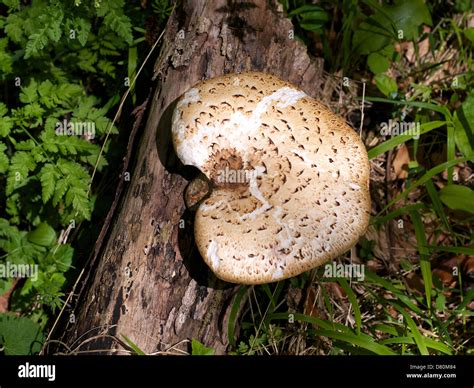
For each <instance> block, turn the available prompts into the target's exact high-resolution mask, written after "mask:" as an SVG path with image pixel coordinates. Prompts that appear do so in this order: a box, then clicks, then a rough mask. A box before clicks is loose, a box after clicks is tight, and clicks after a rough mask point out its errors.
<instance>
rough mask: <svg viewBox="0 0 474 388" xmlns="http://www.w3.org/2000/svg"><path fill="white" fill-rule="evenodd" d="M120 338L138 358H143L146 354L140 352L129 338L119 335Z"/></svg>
mask: <svg viewBox="0 0 474 388" xmlns="http://www.w3.org/2000/svg"><path fill="white" fill-rule="evenodd" d="M121 336H122V338H123V339H124V341H125V343H126V344H127V345H128V346H129V347H130V348H131V349H132V350H133V351H134V352H135V354H136V355H138V356H145V355H146V353H145V352H144V351H143V350H141V349H140V348H139V347H138V345H137V344H136V343H135V342H133V341H132V340H131V339H130V338H128V337H127V336H126V335H125V334H121Z"/></svg>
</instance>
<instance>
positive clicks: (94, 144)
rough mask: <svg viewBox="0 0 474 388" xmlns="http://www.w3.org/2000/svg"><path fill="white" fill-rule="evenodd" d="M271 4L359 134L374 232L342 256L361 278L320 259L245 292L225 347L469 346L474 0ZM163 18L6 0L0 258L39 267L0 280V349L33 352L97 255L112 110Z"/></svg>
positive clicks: (447, 350) (132, 5)
mask: <svg viewBox="0 0 474 388" xmlns="http://www.w3.org/2000/svg"><path fill="white" fill-rule="evenodd" d="M280 3H281V6H282V8H283V11H284V12H285V13H286V14H287V16H288V18H290V19H291V21H292V22H293V25H294V28H295V30H294V32H295V39H299V40H301V41H302V42H304V43H305V44H306V46H307V47H308V51H309V52H310V53H311V54H313V55H314V56H317V57H322V58H324V61H325V70H326V71H327V83H328V85H329V84H331V85H336V86H335V87H333V88H329V90H330V91H329V92H328V93H327V96H326V100H325V101H324V102H325V103H326V104H328V105H329V106H330V107H331V109H333V110H336V111H338V113H340V114H342V115H344V116H345V117H346V119H347V120H348V121H349V122H350V123H351V124H352V125H353V127H354V128H355V129H356V130H360V128H362V130H361V136H362V138H363V140H364V142H365V144H366V145H367V149H368V152H369V158H370V161H371V195H372V200H373V208H372V217H371V225H370V227H369V230H368V231H367V234H366V235H365V237H364V238H363V239H362V240H361V241H360V243H359V244H358V245H357V247H355V248H354V249H352V250H351V252H349V253H348V254H347V255H346V256H345V257H341V258H339V259H338V260H337V264H351V265H354V264H357V265H360V266H363V268H364V272H363V274H364V279H362V280H360V281H359V280H357V279H354V278H350V277H349V278H347V277H344V276H342V277H341V276H338V275H337V273H336V274H332V275H328V274H327V273H326V269H325V267H324V266H323V267H321V268H318V269H316V270H313V271H311V272H309V273H305V274H303V275H301V276H299V277H296V278H293V279H289V280H286V281H283V282H278V283H276V284H268V285H262V286H255V287H246V286H242V287H240V288H239V289H238V291H237V293H236V296H235V298H234V300H233V302H232V303H233V304H232V310H231V314H230V318H229V321H228V333H229V335H228V341H229V344H230V351H229V352H230V353H231V354H245V355H253V354H380V355H388V354H472V353H473V343H472V337H473V336H474V333H473V331H472V330H473V328H472V326H473V325H472V322H470V320H471V319H472V315H473V309H474V302H473V299H474V287H473V279H474V245H473V219H474V192H473V186H474V179H473V177H474V175H473V171H472V168H473V164H472V162H473V159H474V153H473V147H474V132H473V127H474V91H473V85H474V79H473V68H474V67H473V46H474V13H473V10H472V8H470V7H471V2H470V1H469V0H452V1H449V2H446V1H441V0H433V1H427V2H426V4H425V2H424V1H422V0H395V1H376V0H342V1H329V0H326V1H324V0H323V1H319V2H315V3H317V4H311V2H309V1H303V0H281V1H280ZM171 11H172V5H171V4H170V2H169V1H168V0H154V1H148V2H138V1H131V2H125V1H124V0H109V1H104V0H95V1H85V0H82V1H81V0H66V1H59V0H35V1H31V2H30V1H20V0H4V1H0V86H1V88H2V94H1V96H2V98H1V101H0V264H3V266H4V267H6V266H7V263H9V264H12V265H25V266H29V267H25V268H37V273H36V274H33V275H34V276H29V277H28V278H27V279H26V280H25V279H20V278H18V277H15V276H0V347H1V348H2V349H3V352H4V353H5V354H35V353H37V352H39V351H40V349H41V347H42V344H43V343H44V341H45V337H46V334H47V332H48V330H49V329H50V328H51V324H52V321H53V320H54V319H55V317H56V316H57V315H58V313H59V310H60V309H61V308H63V307H64V303H65V299H66V298H65V296H66V294H67V292H68V291H69V290H70V288H71V286H72V284H73V282H74V280H75V278H76V277H77V272H78V271H80V269H81V268H82V266H83V265H84V261H85V260H86V258H87V257H88V254H89V253H90V251H91V249H92V248H93V243H94V240H95V237H96V236H97V233H98V230H99V229H100V224H101V222H102V221H103V218H104V216H105V214H106V212H107V210H108V206H110V201H111V198H112V196H113V189H111V188H112V187H114V185H115V184H116V180H117V179H118V177H117V176H116V171H113V168H111V166H113V165H114V164H115V163H116V161H118V160H120V158H121V156H122V153H121V151H120V150H123V147H124V146H123V143H124V139H125V140H126V132H128V128H127V127H126V126H124V128H121V126H120V120H119V121H118V123H119V124H118V125H117V127H116V126H115V125H112V119H113V118H114V115H115V112H116V111H117V110H122V112H124V111H125V112H129V111H131V109H133V103H134V102H136V101H137V98H136V97H137V96H136V93H139V91H138V90H137V91H136V90H135V89H133V88H132V91H131V99H129V100H127V102H126V104H125V106H124V107H123V108H122V109H119V107H118V106H119V102H120V97H121V96H122V95H123V93H124V92H125V91H126V90H127V89H128V88H129V87H130V86H131V85H132V80H133V78H134V77H135V75H136V73H137V69H138V67H139V66H140V64H141V63H142V62H143V60H144V55H146V53H147V51H149V49H150V47H151V45H152V44H153V43H154V42H155V40H156V38H157V36H158V34H159V32H160V31H161V30H162V29H163V28H164V23H165V22H166V20H167V17H168V16H169V14H170V12H171ZM145 72H146V69H145ZM146 77H147V75H146V73H145V74H144V79H146ZM341 96H342V97H341ZM125 124H127V123H125ZM119 128H120V129H121V131H119ZM122 132H123V133H125V136H123V135H122ZM71 135H73V136H71ZM71 241H73V243H71ZM0 275H2V274H0ZM30 275H31V274H30ZM242 311H243V315H242V314H241V312H242ZM470 323H471V324H470ZM125 340H126V342H127V343H128V344H129V345H130V348H132V349H135V353H139V354H141V353H143V352H142V351H141V350H140V349H139V348H138V347H136V346H135V345H134V344H133V343H132V342H131V341H129V340H128V339H125ZM191 349H192V353H193V354H213V350H212V349H208V348H206V347H205V346H204V345H203V344H200V343H199V342H198V341H196V340H193V341H192V347H191Z"/></svg>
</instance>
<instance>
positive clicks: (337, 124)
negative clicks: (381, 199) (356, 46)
mask: <svg viewBox="0 0 474 388" xmlns="http://www.w3.org/2000/svg"><path fill="white" fill-rule="evenodd" d="M172 136H173V145H174V147H175V150H176V153H177V155H178V157H179V158H180V159H181V161H182V162H183V163H184V164H186V165H193V166H195V167H197V168H198V169H199V170H201V171H202V173H203V174H205V175H206V176H207V177H208V178H209V179H210V180H211V182H212V183H213V187H212V188H211V193H210V196H209V197H208V198H207V199H205V200H203V201H202V202H201V203H200V204H199V206H198V209H197V212H196V216H195V230H194V234H195V240H196V244H197V247H198V249H199V252H200V253H201V255H202V257H203V258H204V260H205V262H206V263H207V264H208V265H209V267H210V268H211V269H212V271H213V272H214V273H215V274H216V275H217V276H218V277H219V278H221V279H224V280H227V281H229V282H234V283H242V284H260V283H267V282H272V281H277V280H282V279H285V278H289V277H292V276H296V275H298V274H300V273H302V272H304V271H307V270H309V269H312V268H315V267H317V266H319V265H321V264H323V263H325V262H326V261H328V260H331V259H332V258H334V257H336V256H338V255H341V254H343V253H344V252H346V251H347V250H349V249H350V248H351V247H352V246H353V245H354V244H355V243H356V242H357V240H358V239H359V237H360V236H361V235H362V234H363V233H364V232H365V229H366V227H367V225H368V220H369V211H370V196H369V162H368V158H367V152H366V150H365V147H364V145H363V144H362V142H361V140H360V139H359V137H358V135H357V134H356V133H355V132H354V131H353V129H352V128H351V127H349V126H348V125H347V124H346V123H345V122H344V120H342V119H341V118H340V117H338V116H337V115H335V114H334V113H332V112H331V111H330V110H329V109H328V108H326V107H325V106H324V105H323V104H321V103H320V102H318V101H316V100H314V99H312V98H311V97H309V96H307V95H306V94H305V93H304V92H302V91H301V90H299V89H297V88H295V87H294V86H293V85H291V84H290V83H288V82H285V81H282V80H280V79H278V78H277V77H275V76H272V75H269V74H263V73H243V74H228V75H225V76H222V77H217V78H213V79H209V80H206V81H203V82H201V83H199V84H198V85H196V86H195V87H194V88H192V89H190V90H189V91H188V92H186V93H185V94H184V95H183V96H182V97H181V99H180V100H179V101H178V104H177V106H176V109H175V112H174V116H173V126H172ZM223 170H224V171H225V173H224V174H223ZM217 177H220V180H219V181H218V180H217ZM222 177H224V178H222ZM217 181H218V184H216V182H217Z"/></svg>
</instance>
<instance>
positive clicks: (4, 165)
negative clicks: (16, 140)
mask: <svg viewBox="0 0 474 388" xmlns="http://www.w3.org/2000/svg"><path fill="white" fill-rule="evenodd" d="M6 150H7V146H6V145H5V144H4V143H0V174H3V173H5V172H6V171H7V170H8V166H9V164H10V161H9V159H8V156H7V154H6V153H5V151H6Z"/></svg>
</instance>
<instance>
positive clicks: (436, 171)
mask: <svg viewBox="0 0 474 388" xmlns="http://www.w3.org/2000/svg"><path fill="white" fill-rule="evenodd" d="M466 160H468V158H459V159H454V160H449V161H447V162H444V163H441V164H438V165H437V166H436V167H433V168H432V169H430V170H428V171H427V172H426V173H425V174H424V175H423V176H422V177H421V178H420V179H418V180H417V181H416V182H414V183H413V184H412V185H411V186H410V187H408V188H406V189H405V190H404V191H403V192H402V193H400V194H399V195H397V196H396V197H395V198H394V199H392V200H391V201H390V202H389V203H388V204H387V205H386V206H385V207H384V208H383V209H382V211H381V212H380V213H383V212H384V211H386V210H387V209H388V208H389V207H391V206H392V205H394V204H395V203H397V202H398V201H400V200H401V199H402V198H404V197H406V196H407V194H408V193H409V192H410V191H411V190H413V189H414V188H415V187H418V186H421V185H423V184H425V183H426V182H427V181H428V180H430V179H431V178H432V177H434V176H435V175H438V174H439V173H441V172H443V171H444V170H446V169H448V168H449V167H451V166H455V165H456V164H459V163H462V162H465V161H466ZM380 213H379V214H380Z"/></svg>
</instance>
